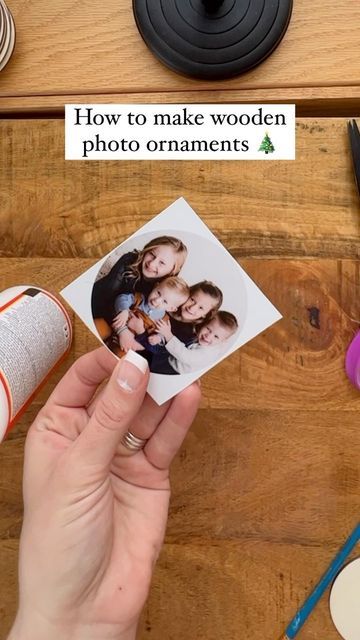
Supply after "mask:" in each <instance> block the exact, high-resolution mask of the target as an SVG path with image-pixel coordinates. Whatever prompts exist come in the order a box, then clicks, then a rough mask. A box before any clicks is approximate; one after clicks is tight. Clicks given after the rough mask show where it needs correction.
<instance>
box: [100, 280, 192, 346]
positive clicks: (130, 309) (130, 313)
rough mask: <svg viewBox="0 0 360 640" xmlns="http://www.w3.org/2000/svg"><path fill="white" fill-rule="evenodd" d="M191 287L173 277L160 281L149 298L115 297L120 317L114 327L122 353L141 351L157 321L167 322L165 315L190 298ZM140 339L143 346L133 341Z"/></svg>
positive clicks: (153, 330)
mask: <svg viewBox="0 0 360 640" xmlns="http://www.w3.org/2000/svg"><path fill="white" fill-rule="evenodd" d="M189 291H190V290H189V287H188V285H187V284H186V282H185V281H184V280H182V278H179V277H178V276H171V277H169V278H165V280H163V281H162V282H159V283H157V284H156V285H155V287H154V288H153V289H152V291H150V293H149V295H148V297H147V298H146V297H145V296H144V294H142V293H140V292H137V293H123V294H120V295H119V296H117V297H116V299H115V303H114V307H115V311H116V314H117V317H116V320H115V322H114V323H113V325H112V327H113V329H114V331H115V333H116V334H117V336H118V340H119V345H120V347H121V349H122V350H123V351H127V350H128V349H133V350H134V351H142V350H144V348H145V347H146V341H147V336H148V335H151V334H152V333H154V332H155V331H156V324H155V323H156V321H159V320H161V319H164V317H165V314H166V312H169V313H171V312H175V311H177V309H178V308H179V307H180V306H181V305H182V304H183V303H184V302H186V300H187V299H188V297H189ZM134 335H136V336H141V338H142V340H141V341H142V344H141V343H140V342H138V340H135V339H134Z"/></svg>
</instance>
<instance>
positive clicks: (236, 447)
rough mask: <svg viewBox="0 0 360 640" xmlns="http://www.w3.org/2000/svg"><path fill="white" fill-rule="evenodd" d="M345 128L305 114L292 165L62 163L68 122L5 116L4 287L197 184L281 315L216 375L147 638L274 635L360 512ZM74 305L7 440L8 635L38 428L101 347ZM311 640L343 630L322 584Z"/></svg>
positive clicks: (198, 198) (44, 277) (357, 281)
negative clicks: (44, 377) (55, 365)
mask: <svg viewBox="0 0 360 640" xmlns="http://www.w3.org/2000/svg"><path fill="white" fill-rule="evenodd" d="M49 11H50V12H51V9H50V8H49ZM345 125H346V123H345V122H344V120H330V119H322V120H299V121H298V125H297V126H298V133H297V154H298V158H297V161H296V162H294V163H292V162H285V163H280V162H278V163H273V162H269V163H267V162H257V163H254V162H242V163H236V162H217V163H206V162H203V163H201V162H191V163H190V162H178V163H170V162H169V163H165V162H162V163H156V162H141V163H140V162H136V163H122V162H102V163H97V162H95V163H93V162H88V163H76V162H65V161H64V160H63V155H64V150H63V123H62V122H60V121H37V120H34V121H21V120H18V121H10V120H9V121H6V122H1V123H0V167H1V171H0V228H1V232H2V234H1V240H0V252H1V254H0V290H2V289H4V288H6V287H8V286H12V285H15V284H22V283H25V284H26V283H29V284H36V285H38V286H43V287H44V288H48V289H50V290H52V291H53V292H58V291H59V290H60V289H61V288H62V287H64V286H65V285H66V284H68V283H69V282H70V281H71V280H73V279H74V278H75V277H77V276H78V275H80V273H82V272H83V271H84V270H85V269H86V268H88V267H89V266H91V265H92V264H93V263H94V262H95V261H96V260H97V259H98V258H99V257H100V256H102V255H103V254H104V253H106V252H107V251H109V250H110V249H111V248H113V247H114V246H115V245H116V244H118V243H119V242H120V241H121V240H123V239H125V238H126V237H127V236H128V235H129V234H130V233H132V232H134V231H135V230H136V229H137V228H138V227H139V226H140V225H141V224H143V223H145V222H147V221H148V220H149V219H150V218H151V217H152V216H153V215H154V214H155V213H157V212H159V211H160V210H161V209H163V208H164V207H165V206H166V205H168V204H169V203H170V202H171V201H172V200H174V199H175V198H176V197H178V196H180V195H184V196H185V197H186V198H187V199H188V200H189V202H190V204H191V205H192V206H193V207H194V208H195V210H197V211H198V213H199V214H200V215H201V216H202V217H203V219H204V221H205V222H206V223H207V224H208V225H209V226H210V228H211V230H212V231H214V232H215V233H216V234H217V235H218V236H219V238H220V240H221V241H223V242H224V244H225V245H226V246H227V247H228V248H229V249H230V250H231V252H232V253H233V255H234V257H235V258H236V259H237V260H238V261H239V263H240V264H241V266H243V267H244V268H245V270H246V271H247V273H248V274H249V275H250V276H251V277H252V278H253V279H254V281H255V282H256V283H257V284H258V286H259V287H260V288H261V289H262V290H263V292H264V293H265V294H266V295H267V296H268V297H269V298H270V299H271V300H272V302H273V303H274V304H275V305H276V306H277V307H278V308H279V310H280V311H281V312H282V314H283V316H284V318H283V320H281V321H280V322H278V323H277V324H276V325H275V326H273V327H271V328H270V329H268V330H267V331H264V332H263V333H262V334H260V335H259V336H258V337H257V338H256V339H254V340H253V341H251V342H250V343H249V344H247V345H245V346H244V347H243V348H242V349H241V350H239V351H238V352H237V353H234V354H233V355H232V356H231V357H230V358H228V359H227V360H226V361H224V362H222V363H221V364H220V365H218V366H217V367H216V368H215V369H214V370H213V371H211V372H209V373H208V374H207V375H206V376H204V378H203V383H202V388H203V401H202V408H201V410H200V412H199V414H198V417H197V419H196V421H195V424H194V426H193V428H192V431H191V432H190V434H189V437H188V438H187V441H186V442H185V444H184V446H183V448H182V450H181V453H180V455H179V456H178V458H177V460H176V462H175V464H174V467H173V470H172V487H173V495H172V503H171V512H170V519H169V525H168V529H167V537H166V544H165V547H164V549H163V552H162V554H161V557H160V561H159V564H158V567H157V569H156V573H155V577H154V581H153V586H152V590H151V594H150V598H149V601H148V603H147V606H146V608H145V610H144V614H143V617H142V621H141V625H140V629H139V640H146V639H147V638H148V639H149V640H158V639H159V638H161V639H163V640H184V639H186V640H187V639H189V640H198V639H201V640H202V639H204V640H218V638H222V639H224V640H233V639H234V638H241V640H264V638H276V637H278V636H279V635H280V633H281V632H282V631H283V629H284V627H285V625H286V623H287V622H288V621H289V620H290V618H291V617H292V615H293V614H294V612H295V611H296V609H297V608H298V606H299V605H300V604H301V602H302V600H303V598H304V597H305V595H306V594H307V593H309V591H310V589H311V588H312V586H314V584H315V583H316V581H317V580H318V578H319V577H320V575H321V574H322V573H323V571H324V570H325V568H326V567H327V565H328V563H329V561H330V560H331V558H332V557H333V555H334V554H335V552H336V550H337V548H338V546H339V545H340V544H341V543H342V542H343V540H344V539H345V538H346V536H347V535H348V533H349V532H350V530H351V529H352V527H353V526H354V524H355V521H356V520H357V518H358V513H359V507H360V505H359V502H360V497H359V496H360V493H359V464H358V460H359V454H360V450H359V449H360V438H359V435H358V431H359V430H358V425H357V415H358V411H359V409H360V394H359V392H358V391H357V390H355V389H354V388H353V387H352V386H351V385H350V383H349V382H348V380H347V379H346V376H345V373H344V356H345V351H346V348H347V345H348V344H349V342H350V340H351V339H352V337H353V335H354V334H355V332H356V331H357V330H358V328H359V326H360V303H359V300H360V298H359V286H360V270H359V260H358V257H359V242H358V238H359V208H358V201H357V195H356V190H355V186H354V181H353V175H352V168H351V162H350V157H349V153H348V147H347V138H346V126H345ZM314 310H315V311H314ZM71 317H72V319H73V322H74V327H75V331H74V343H73V347H72V350H71V354H70V356H69V358H68V359H67V361H66V362H65V363H63V364H62V365H61V367H60V368H59V369H58V370H57V371H56V372H55V373H54V375H53V376H52V377H51V379H50V380H49V381H48V382H47V384H46V386H45V387H44V388H43V389H42V390H41V392H40V393H39V394H38V395H37V397H36V399H35V401H34V402H33V404H32V405H31V406H30V407H29V408H28V409H27V411H26V413H25V414H24V416H23V417H22V419H21V420H20V422H19V423H18V425H17V426H16V427H15V428H14V430H13V431H12V432H11V433H10V435H9V438H8V439H7V440H6V441H5V442H4V443H2V444H1V446H0V575H1V577H2V579H1V580H0V640H5V638H6V634H7V631H8V629H9V628H10V625H11V621H12V619H13V616H14V614H15V610H16V598H17V596H16V591H17V551H18V539H19V535H20V529H21V519H22V497H21V476H22V461H23V446H24V441H25V436H26V433H27V430H28V428H29V425H30V424H31V422H32V420H33V419H34V417H35V415H36V413H37V411H38V409H39V408H40V407H41V406H42V404H43V403H44V402H45V401H46V398H47V397H48V396H49V394H50V393H51V390H52V389H53V388H54V385H55V384H56V382H57V381H58V380H59V378H60V377H61V376H62V375H63V374H64V373H65V371H66V370H67V368H68V367H69V366H70V364H71V363H72V362H73V361H74V359H75V358H76V357H78V356H80V355H81V354H83V353H85V352H87V351H89V350H90V349H92V348H94V347H96V346H97V344H98V342H97V340H96V338H95V337H94V336H93V335H92V334H90V332H89V331H88V330H87V329H86V328H85V327H84V326H83V325H82V323H81V322H80V321H79V320H78V319H77V318H76V317H75V316H74V313H72V312H71ZM357 553H358V551H357ZM300 638H303V639H304V640H319V639H320V638H321V640H323V638H326V640H336V639H337V638H338V635H337V633H336V631H335V629H334V627H333V626H332V623H331V621H330V617H329V613H328V605H327V597H326V596H325V597H324V598H323V599H322V600H321V602H320V605H319V607H318V608H317V610H316V611H315V612H314V614H313V616H312V617H311V618H310V620H309V621H308V623H307V624H306V627H304V629H303V631H302V632H301V635H299V640H300Z"/></svg>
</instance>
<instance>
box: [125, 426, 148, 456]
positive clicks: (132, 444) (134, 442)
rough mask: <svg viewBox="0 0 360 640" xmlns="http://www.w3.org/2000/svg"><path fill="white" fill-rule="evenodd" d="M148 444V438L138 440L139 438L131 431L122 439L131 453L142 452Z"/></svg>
mask: <svg viewBox="0 0 360 640" xmlns="http://www.w3.org/2000/svg"><path fill="white" fill-rule="evenodd" d="M146 443H147V439H146V438H145V439H144V438H138V437H137V436H134V434H133V433H131V431H127V432H126V433H124V435H123V437H122V439H121V444H122V445H124V447H126V449H129V451H141V449H143V448H144V447H145V445H146Z"/></svg>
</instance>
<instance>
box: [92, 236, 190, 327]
mask: <svg viewBox="0 0 360 640" xmlns="http://www.w3.org/2000/svg"><path fill="white" fill-rule="evenodd" d="M186 256H187V248H186V246H185V245H184V243H183V242H182V241H181V240H179V239H178V238H175V237H173V236H160V237H157V238H154V239H153V240H150V242H148V243H147V244H146V245H145V246H144V248H143V249H141V250H140V251H139V250H137V249H134V250H133V251H129V252H128V253H125V254H124V255H122V256H121V257H120V258H119V259H118V260H117V262H116V263H115V264H114V265H113V267H112V268H111V270H110V271H109V273H108V274H107V275H106V276H103V277H102V278H100V280H97V281H96V282H95V283H94V286H93V290H92V298H91V307H92V315H93V318H94V320H95V325H96V326H97V322H96V320H97V319H102V320H103V321H105V322H106V323H107V324H108V325H110V324H111V323H112V322H113V320H114V319H115V315H116V312H115V308H114V303H115V299H116V297H117V296H118V295H119V294H120V293H129V292H132V293H133V292H136V291H140V292H141V293H143V294H144V295H145V296H148V295H149V293H150V291H151V290H152V289H153V288H154V285H155V283H156V282H161V280H163V279H164V278H166V277H168V276H176V275H178V273H179V271H180V269H181V268H182V266H183V264H184V262H185V260H186ZM100 335H101V334H100ZM102 337H103V336H102Z"/></svg>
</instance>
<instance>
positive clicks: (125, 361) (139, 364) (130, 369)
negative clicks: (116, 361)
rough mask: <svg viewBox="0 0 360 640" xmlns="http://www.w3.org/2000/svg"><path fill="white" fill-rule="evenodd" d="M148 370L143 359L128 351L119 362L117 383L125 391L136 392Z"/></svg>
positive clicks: (134, 352)
mask: <svg viewBox="0 0 360 640" xmlns="http://www.w3.org/2000/svg"><path fill="white" fill-rule="evenodd" d="M147 368H148V363H147V362H146V360H145V358H142V357H141V356H139V354H138V353H136V351H131V350H130V351H128V352H127V354H126V356H124V357H123V358H122V360H121V363H120V367H119V371H118V376H117V381H118V384H119V385H120V387H121V388H122V389H125V391H136V389H137V388H138V387H139V386H140V385H141V382H142V380H143V378H144V374H145V373H146V371H147Z"/></svg>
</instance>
